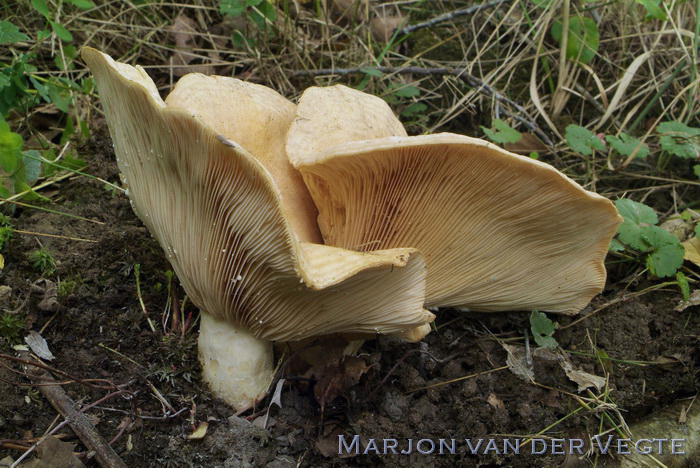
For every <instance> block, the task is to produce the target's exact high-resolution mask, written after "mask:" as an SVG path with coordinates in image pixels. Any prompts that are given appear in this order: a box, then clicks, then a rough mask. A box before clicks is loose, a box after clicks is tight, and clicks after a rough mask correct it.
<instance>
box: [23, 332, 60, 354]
mask: <svg viewBox="0 0 700 468" xmlns="http://www.w3.org/2000/svg"><path fill="white" fill-rule="evenodd" d="M24 342H25V343H27V345H29V348H31V350H32V352H33V353H34V354H36V355H37V356H39V357H40V358H41V359H46V360H47V361H53V360H54V355H53V354H52V353H51V350H50V349H49V345H48V343H46V340H45V339H44V337H43V336H41V335H40V334H38V333H37V332H35V331H34V330H31V331H30V332H29V335H27V336H25V337H24Z"/></svg>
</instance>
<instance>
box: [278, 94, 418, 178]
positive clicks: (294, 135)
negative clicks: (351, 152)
mask: <svg viewBox="0 0 700 468" xmlns="http://www.w3.org/2000/svg"><path fill="white" fill-rule="evenodd" d="M390 136H406V130H405V129H404V128H403V125H402V124H401V121H400V120H399V119H397V118H396V116H395V115H394V113H393V112H392V111H391V108H390V107H389V105H388V104H387V103H386V102H384V100H383V99H381V98H378V97H376V96H372V95H370V94H367V93H363V92H361V91H357V90H356V89H352V88H348V87H347V86H343V85H335V86H328V87H325V88H321V87H311V88H308V89H307V90H306V91H304V93H303V94H302V95H301V98H299V104H298V106H297V109H296V118H295V119H294V122H293V123H292V126H291V128H290V129H289V134H288V135H287V154H289V159H290V161H291V162H292V165H294V166H296V165H298V164H301V163H302V162H303V160H304V158H305V157H307V156H310V155H314V154H316V153H319V152H322V151H325V150H327V149H328V148H331V147H333V146H336V145H340V144H343V143H347V142H350V141H360V140H372V139H375V138H384V137H390Z"/></svg>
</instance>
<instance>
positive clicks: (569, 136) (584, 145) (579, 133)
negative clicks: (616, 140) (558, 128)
mask: <svg viewBox="0 0 700 468" xmlns="http://www.w3.org/2000/svg"><path fill="white" fill-rule="evenodd" d="M564 138H566V143H567V144H568V145H569V146H570V147H571V149H572V150H574V151H576V152H577V153H581V154H583V155H586V156H591V155H592V154H593V151H594V150H598V151H603V150H604V149H605V143H603V140H601V139H600V138H598V137H597V136H596V135H595V134H594V133H593V132H591V131H590V130H588V129H587V128H584V127H581V126H579V125H573V124H571V125H569V126H567V127H566V134H565V135H564Z"/></svg>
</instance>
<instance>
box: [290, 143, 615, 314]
mask: <svg viewBox="0 0 700 468" xmlns="http://www.w3.org/2000/svg"><path fill="white" fill-rule="evenodd" d="M296 166H297V168H298V169H299V170H300V171H301V172H302V174H303V175H304V180H305V182H306V184H307V185H308V187H309V190H310V192H311V194H312V196H313V198H314V201H315V203H316V205H317V207H318V209H319V213H320V215H319V226H320V228H321V233H322V235H323V238H324V240H325V241H326V243H327V244H329V245H337V246H339V247H344V248H347V249H355V250H363V251H368V250H375V249H387V248H396V247H414V248H416V249H418V250H419V251H420V252H421V253H423V255H424V256H425V258H426V263H427V265H428V286H427V300H426V302H427V304H428V305H429V306H461V307H466V308H469V309H472V310H477V311H498V310H512V309H540V310H546V311H552V312H561V313H576V312H578V311H580V310H581V309H582V308H583V307H585V306H586V305H587V304H588V302H589V301H590V299H591V298H592V297H593V296H594V295H596V294H597V293H599V292H600V291H601V290H602V288H603V286H604V285H605V277H606V272H605V266H604V264H603V260H604V257H605V255H606V253H607V250H608V246H609V244H610V240H611V238H612V237H613V236H614V235H615V232H616V230H617V226H618V225H619V223H620V221H621V219H620V217H619V215H618V214H617V211H616V210H615V207H614V206H613V204H612V203H611V202H610V201H609V200H607V199H605V198H604V197H601V196H599V195H597V194H595V193H592V192H588V191H586V190H584V189H583V188H582V187H581V186H580V185H578V184H577V183H575V182H574V181H572V180H571V179H569V178H568V177H566V176H565V175H563V174H562V173H560V172H559V171H557V170H556V169H554V168H553V167H551V166H549V165H548V164H545V163H542V162H538V161H535V160H533V159H531V158H526V157H522V156H518V155H515V154H512V153H509V152H507V151H505V150H502V149H500V148H498V147H496V146H494V145H492V144H489V143H487V142H485V141H483V140H479V139H474V138H469V137H465V136H461V135H454V134H446V133H443V134H436V135H426V136H418V137H403V138H400V137H393V138H392V137H389V138H384V139H378V140H369V141H355V142H350V143H346V144H341V145H338V146H335V147H333V148H330V149H327V150H326V151H324V152H321V153H315V154H314V153H306V154H305V156H304V158H303V159H298V160H297V161H296Z"/></svg>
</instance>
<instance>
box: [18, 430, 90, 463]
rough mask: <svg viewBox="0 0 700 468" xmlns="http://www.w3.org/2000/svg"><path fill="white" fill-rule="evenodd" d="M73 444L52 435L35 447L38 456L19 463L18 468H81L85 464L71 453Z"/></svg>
mask: <svg viewBox="0 0 700 468" xmlns="http://www.w3.org/2000/svg"><path fill="white" fill-rule="evenodd" d="M74 448H75V444H70V443H68V442H61V441H60V440H59V439H57V438H56V437H54V436H49V437H47V438H46V439H44V441H43V442H41V443H40V444H39V445H37V447H36V452H37V455H38V456H39V457H38V458H33V459H31V460H29V461H27V462H24V463H21V464H20V465H19V468H81V467H84V466H85V465H84V464H83V462H81V461H80V459H79V458H78V457H76V456H75V455H74V454H73V449H74Z"/></svg>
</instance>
